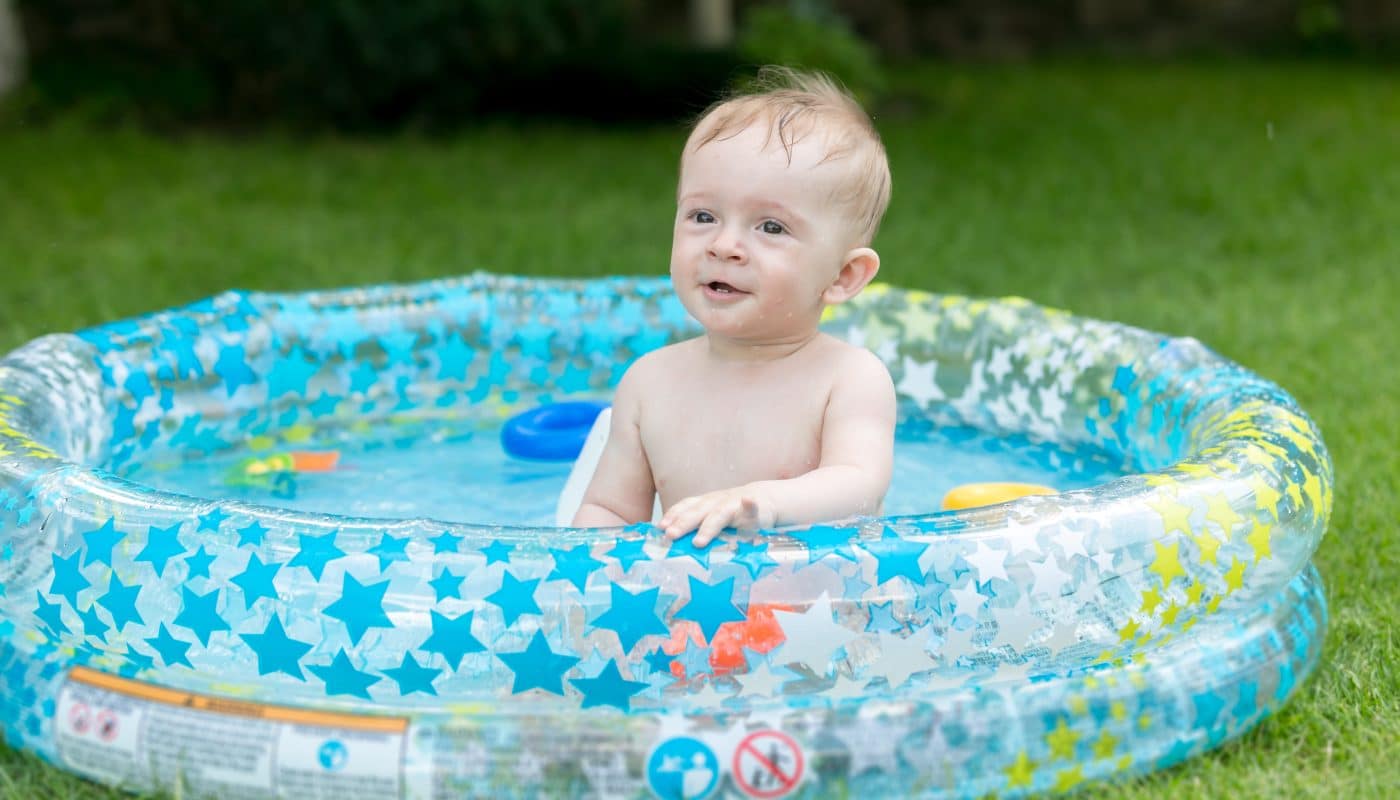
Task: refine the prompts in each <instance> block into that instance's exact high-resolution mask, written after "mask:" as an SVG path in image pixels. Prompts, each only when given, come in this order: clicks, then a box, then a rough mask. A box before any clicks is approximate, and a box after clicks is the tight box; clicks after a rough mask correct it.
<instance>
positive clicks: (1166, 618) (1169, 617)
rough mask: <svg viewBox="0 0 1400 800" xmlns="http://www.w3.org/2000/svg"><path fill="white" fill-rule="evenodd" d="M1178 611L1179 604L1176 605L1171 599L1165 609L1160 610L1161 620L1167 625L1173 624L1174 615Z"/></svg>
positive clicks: (1179, 610)
mask: <svg viewBox="0 0 1400 800" xmlns="http://www.w3.org/2000/svg"><path fill="white" fill-rule="evenodd" d="M1180 613H1181V606H1179V605H1177V604H1176V601H1175V600H1173V601H1172V602H1171V604H1170V605H1168V606H1167V609H1166V610H1165V611H1163V612H1162V621H1163V622H1165V623H1166V624H1168V625H1175V624H1176V615H1177V614H1180Z"/></svg>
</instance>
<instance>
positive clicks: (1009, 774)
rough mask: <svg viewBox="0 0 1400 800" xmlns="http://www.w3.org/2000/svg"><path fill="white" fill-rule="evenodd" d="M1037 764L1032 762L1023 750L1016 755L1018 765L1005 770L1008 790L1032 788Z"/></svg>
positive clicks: (1015, 764)
mask: <svg viewBox="0 0 1400 800" xmlns="http://www.w3.org/2000/svg"><path fill="white" fill-rule="evenodd" d="M1035 766H1036V764H1035V762H1034V761H1031V759H1030V757H1029V756H1027V755H1026V751H1025V750H1022V751H1021V752H1020V753H1018V754H1017V755H1016V763H1014V764H1012V765H1011V766H1009V767H1007V768H1006V769H1005V770H1003V771H1004V772H1005V773H1006V788H1008V789H1014V788H1016V787H1017V786H1030V785H1031V779H1032V778H1033V777H1035Z"/></svg>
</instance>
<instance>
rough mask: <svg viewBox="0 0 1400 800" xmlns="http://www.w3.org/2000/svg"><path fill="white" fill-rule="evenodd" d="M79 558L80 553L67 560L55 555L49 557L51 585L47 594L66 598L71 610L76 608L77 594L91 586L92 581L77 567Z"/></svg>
mask: <svg viewBox="0 0 1400 800" xmlns="http://www.w3.org/2000/svg"><path fill="white" fill-rule="evenodd" d="M81 556H82V553H81V552H77V553H74V554H73V555H71V556H69V557H68V558H59V557H58V554H57V553H54V554H52V555H51V556H50V557H51V558H52V559H53V583H51V584H49V594H51V595H55V596H57V597H63V598H66V599H67V600H68V605H70V606H72V607H73V608H77V607H78V592H81V591H82V590H84V589H86V588H88V587H89V586H92V581H89V580H88V579H87V578H86V577H85V576H84V575H83V572H82V569H81V568H80V567H79V566H78V559H79V558H80V557H81Z"/></svg>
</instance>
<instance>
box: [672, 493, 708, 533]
mask: <svg viewBox="0 0 1400 800" xmlns="http://www.w3.org/2000/svg"><path fill="white" fill-rule="evenodd" d="M683 502H684V506H683V507H682V504H681V503H677V504H676V507H675V512H676V513H675V515H674V516H673V517H672V518H671V521H670V523H669V524H667V525H666V537H667V538H669V539H679V538H681V537H682V536H684V535H686V534H687V533H690V532H691V531H693V530H695V526H697V525H699V524H700V522H701V520H703V519H704V518H705V513H706V511H707V509H708V508H709V504H708V503H702V502H700V501H699V499H698V498H691V499H690V500H689V501H683Z"/></svg>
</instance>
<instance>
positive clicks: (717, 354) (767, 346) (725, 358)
mask: <svg viewBox="0 0 1400 800" xmlns="http://www.w3.org/2000/svg"><path fill="white" fill-rule="evenodd" d="M820 335H821V332H820V331H818V330H815V329H813V330H812V331H810V332H807V333H804V334H802V335H800V336H792V337H784V338H780V339H763V340H746V339H730V338H727V337H722V336H716V335H714V334H712V333H707V334H705V343H706V347H705V352H706V353H707V354H708V355H709V357H710V358H711V359H713V360H714V361H717V362H722V363H726V364H767V363H772V362H775V361H781V360H782V359H784V358H787V357H788V356H792V355H795V354H796V353H798V352H799V351H801V350H802V349H803V348H805V347H806V346H807V345H809V344H811V343H812V342H813V341H815V340H816V339H817V337H818V336H820Z"/></svg>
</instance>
